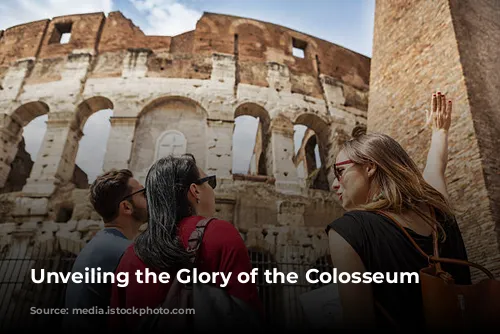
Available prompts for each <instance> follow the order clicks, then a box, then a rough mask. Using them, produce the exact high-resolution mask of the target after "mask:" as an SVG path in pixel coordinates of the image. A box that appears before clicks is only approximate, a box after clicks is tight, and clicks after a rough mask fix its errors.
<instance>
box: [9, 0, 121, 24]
mask: <svg viewBox="0 0 500 334" xmlns="http://www.w3.org/2000/svg"><path fill="white" fill-rule="evenodd" d="M112 8H113V0H85V1H75V0H7V1H5V2H4V1H2V3H0V29H6V28H9V27H12V26H15V25H18V24H22V23H27V22H31V21H37V20H43V19H51V18H53V17H56V16H62V15H70V14H83V13H94V12H104V13H105V14H107V13H109V12H110V11H111V10H112Z"/></svg>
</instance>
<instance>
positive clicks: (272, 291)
mask: <svg viewBox="0 0 500 334" xmlns="http://www.w3.org/2000/svg"><path fill="white" fill-rule="evenodd" d="M248 255H249V256H250V261H251V263H252V268H257V269H258V276H257V280H256V283H257V288H258V291H259V297H260V300H261V302H262V304H263V306H264V312H265V315H266V319H267V320H268V321H269V324H270V325H273V324H276V323H277V322H278V321H279V320H280V319H279V317H280V316H281V315H282V312H281V310H280V305H281V304H282V303H281V298H282V297H281V286H280V284H275V283H268V282H267V281H266V279H265V276H264V273H265V272H266V270H269V271H270V272H272V271H273V269H274V268H276V270H278V271H279V268H278V265H277V263H276V261H275V260H274V257H273V256H272V255H271V253H269V252H267V251H262V250H260V249H256V248H249V249H248Z"/></svg>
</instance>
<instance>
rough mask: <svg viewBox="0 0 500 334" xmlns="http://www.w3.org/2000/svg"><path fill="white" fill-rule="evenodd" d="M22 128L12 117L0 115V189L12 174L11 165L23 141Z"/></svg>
mask: <svg viewBox="0 0 500 334" xmlns="http://www.w3.org/2000/svg"><path fill="white" fill-rule="evenodd" d="M22 133H23V131H22V126H21V125H20V124H19V122H16V121H15V120H14V119H13V118H12V117H11V116H8V115H6V114H2V115H0V188H3V187H4V186H5V182H7V178H8V177H9V173H10V169H11V167H10V164H11V163H12V161H13V160H14V158H15V157H16V154H17V148H18V145H19V142H20V141H21V139H22Z"/></svg>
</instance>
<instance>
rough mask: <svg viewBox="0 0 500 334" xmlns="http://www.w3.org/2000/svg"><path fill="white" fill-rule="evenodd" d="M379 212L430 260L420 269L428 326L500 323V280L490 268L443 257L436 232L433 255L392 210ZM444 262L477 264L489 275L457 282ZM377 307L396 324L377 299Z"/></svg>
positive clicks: (468, 326)
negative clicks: (467, 282) (467, 281)
mask: <svg viewBox="0 0 500 334" xmlns="http://www.w3.org/2000/svg"><path fill="white" fill-rule="evenodd" d="M377 212H378V213H379V214H381V215H383V216H385V217H387V218H389V219H390V220H391V221H392V222H393V223H394V225H396V226H397V227H398V228H399V229H400V230H401V231H402V232H403V233H404V234H405V236H406V237H407V238H408V239H409V241H410V242H411V243H412V245H413V246H414V247H415V248H416V249H417V251H418V252H419V253H420V254H422V256H424V257H426V258H427V259H428V261H429V266H428V267H427V268H423V269H421V270H420V271H419V277H420V283H421V291H422V303H423V311H424V317H425V322H426V324H425V325H426V327H427V329H430V330H437V331H439V330H443V329H445V330H448V329H456V330H465V329H466V330H474V329H475V330H478V329H483V328H484V329H486V328H498V326H500V317H499V314H500V281H499V280H497V279H496V278H495V277H494V276H493V274H492V273H491V272H490V271H489V270H487V269H486V268H484V267H483V266H481V265H479V264H476V263H473V262H469V261H463V260H458V259H448V258H442V257H440V256H439V247H438V239H437V236H436V233H435V232H433V249H434V255H432V256H429V255H427V254H426V253H425V252H424V251H423V250H422V249H421V248H420V247H419V246H418V244H417V243H416V242H415V240H413V238H412V237H411V236H410V234H409V233H408V232H407V231H406V230H405V228H404V227H403V226H402V225H401V224H400V223H399V222H398V221H397V220H396V219H395V218H394V217H392V215H391V214H389V213H388V212H384V211H377ZM433 218H434V217H433ZM441 263H452V264H458V265H464V266H470V267H474V268H476V269H479V270H481V271H482V272H483V273H485V274H486V276H487V278H485V279H482V280H481V281H479V282H477V283H473V284H471V285H460V284H456V283H455V281H454V279H453V277H452V276H451V275H450V274H449V273H448V272H446V271H444V270H443V268H442V267H441ZM377 307H378V309H379V310H380V311H381V312H382V313H384V315H385V316H386V318H387V319H388V320H390V321H391V322H393V324H395V321H394V319H392V318H391V316H390V315H389V314H388V313H387V311H386V310H385V309H383V307H382V306H381V305H380V304H378V303H377ZM396 327H397V325H396Z"/></svg>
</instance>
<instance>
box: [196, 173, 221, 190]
mask: <svg viewBox="0 0 500 334" xmlns="http://www.w3.org/2000/svg"><path fill="white" fill-rule="evenodd" d="M205 182H208V184H209V185H210V187H212V189H215V187H217V178H216V176H215V175H210V176H207V177H204V178H201V179H199V180H198V181H196V182H195V183H196V184H203V183H205Z"/></svg>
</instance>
